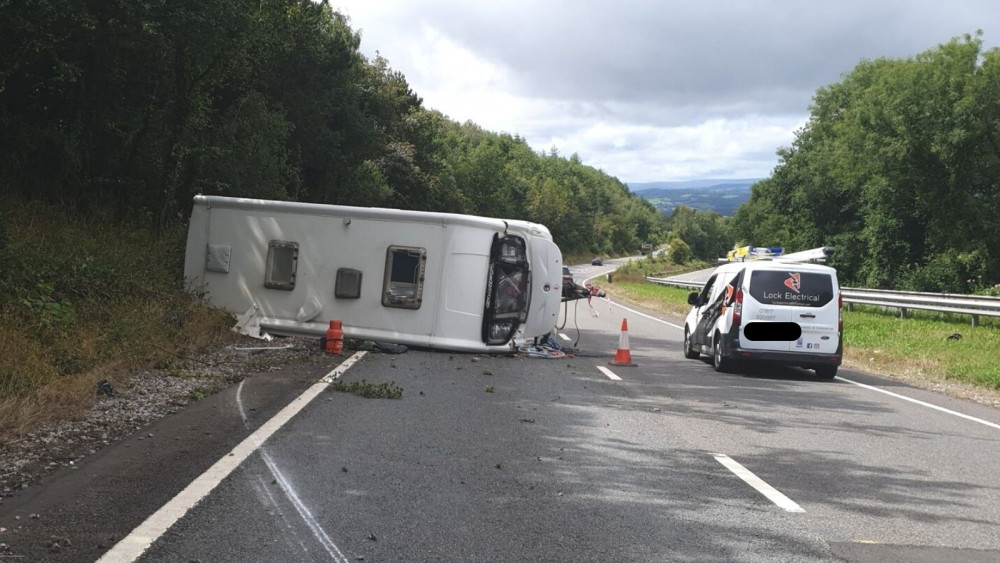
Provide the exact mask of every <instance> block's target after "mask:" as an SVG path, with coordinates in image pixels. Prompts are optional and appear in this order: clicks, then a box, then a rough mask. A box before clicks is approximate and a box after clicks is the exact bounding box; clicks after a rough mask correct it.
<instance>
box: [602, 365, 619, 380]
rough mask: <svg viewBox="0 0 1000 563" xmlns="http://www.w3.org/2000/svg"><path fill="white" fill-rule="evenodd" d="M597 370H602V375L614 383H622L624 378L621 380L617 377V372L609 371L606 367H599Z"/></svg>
mask: <svg viewBox="0 0 1000 563" xmlns="http://www.w3.org/2000/svg"><path fill="white" fill-rule="evenodd" d="M597 369H599V370H601V373H603V374H604V375H606V376H608V379H611V380H613V381H621V380H622V378H620V377H618V376H617V375H615V372H613V371H611V370H609V369H608V368H606V367H604V366H597Z"/></svg>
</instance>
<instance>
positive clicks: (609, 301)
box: [583, 270, 684, 330]
mask: <svg viewBox="0 0 1000 563" xmlns="http://www.w3.org/2000/svg"><path fill="white" fill-rule="evenodd" d="M613 271H614V270H612V272H613ZM603 275H604V274H600V275H597V276H593V277H589V278H587V279H585V280H583V283H587V282H589V281H590V280H592V279H594V278H598V277H601V276H603ZM600 299H604V300H605V301H607V302H608V303H611V304H612V305H614V306H615V307H621V308H622V309H625V310H626V311H628V312H629V313H635V314H636V315H639V316H640V317H646V318H647V319H649V320H652V321H656V322H658V323H663V324H665V325H667V326H672V327H674V328H677V329H680V330H684V327H682V326H679V325H675V324H674V323H671V322H667V321H665V320H663V319H658V318H656V317H653V316H650V315H647V314H646V313H642V312H639V311H636V310H635V309H630V308H628V307H626V306H624V305H621V304H619V303H615V302H613V301H611V300H610V299H608V298H606V297H602V298H600Z"/></svg>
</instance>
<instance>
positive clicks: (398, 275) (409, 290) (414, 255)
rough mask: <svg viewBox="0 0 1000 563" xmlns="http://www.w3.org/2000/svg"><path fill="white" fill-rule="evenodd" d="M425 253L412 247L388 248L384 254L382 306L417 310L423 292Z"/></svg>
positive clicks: (423, 250)
mask: <svg viewBox="0 0 1000 563" xmlns="http://www.w3.org/2000/svg"><path fill="white" fill-rule="evenodd" d="M426 262H427V251H426V250H425V249H423V248H417V247H413V246H390V247H389V248H388V249H386V253H385V281H384V282H383V283H382V305H383V306H385V307H398V308H400V309H419V308H420V303H421V301H422V300H423V299H422V297H423V292H424V264H425V263H426Z"/></svg>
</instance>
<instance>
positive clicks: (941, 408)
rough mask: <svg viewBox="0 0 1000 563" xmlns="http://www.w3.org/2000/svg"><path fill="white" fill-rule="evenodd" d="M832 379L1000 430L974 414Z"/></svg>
mask: <svg viewBox="0 0 1000 563" xmlns="http://www.w3.org/2000/svg"><path fill="white" fill-rule="evenodd" d="M834 379H839V380H841V381H846V382H848V383H851V384H853V385H857V386H858V387H864V388H865V389H870V390H872V391H878V392H879V393H885V394H886V395H890V396H892V397H896V398H897V399H903V400H904V401H909V402H911V403H916V404H918V405H921V406H924V407H928V408H931V409H934V410H937V411H941V412H945V413H948V414H953V415H955V416H958V417H961V418H964V419H966V420H971V421H972V422H978V423H979V424H984V425H986V426H989V427H992V428H996V429H997V430H1000V424H996V423H993V422H989V421H987V420H983V419H981V418H976V417H974V416H969V415H967V414H962V413H960V412H956V411H953V410H951V409H946V408H944V407H939V406H937V405H932V404H931V403H925V402H924V401H919V400H917V399H912V398H910V397H907V396H905V395H900V394H899V393H893V392H892V391H886V390H885V389H879V388H878V387H873V386H871V385H866V384H864V383H858V382H857V381H851V380H850V379H846V378H843V377H840V376H839V375H838V376H836V377H835V378H834Z"/></svg>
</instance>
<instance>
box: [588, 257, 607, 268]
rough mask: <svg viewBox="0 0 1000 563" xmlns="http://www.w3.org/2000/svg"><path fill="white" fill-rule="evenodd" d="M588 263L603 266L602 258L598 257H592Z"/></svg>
mask: <svg viewBox="0 0 1000 563" xmlns="http://www.w3.org/2000/svg"><path fill="white" fill-rule="evenodd" d="M590 265H591V266H603V265H604V260H601V259H600V258H594V259H593V260H591V261H590Z"/></svg>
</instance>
